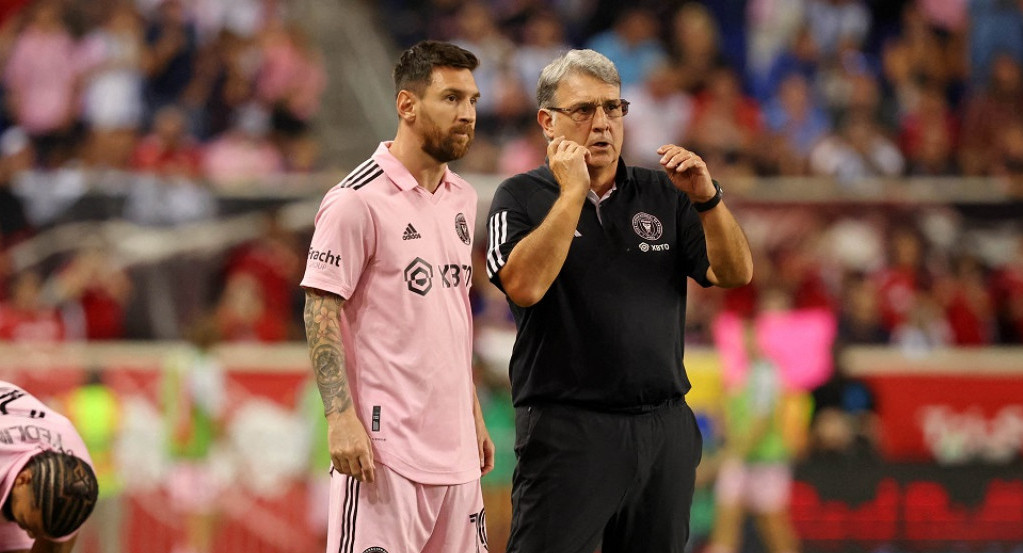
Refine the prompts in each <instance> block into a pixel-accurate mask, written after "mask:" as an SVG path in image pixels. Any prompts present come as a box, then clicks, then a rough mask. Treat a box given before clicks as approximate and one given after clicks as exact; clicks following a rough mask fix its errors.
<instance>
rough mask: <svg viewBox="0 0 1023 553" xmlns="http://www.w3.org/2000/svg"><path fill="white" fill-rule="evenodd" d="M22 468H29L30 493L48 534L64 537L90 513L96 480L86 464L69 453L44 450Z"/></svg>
mask: <svg viewBox="0 0 1023 553" xmlns="http://www.w3.org/2000/svg"><path fill="white" fill-rule="evenodd" d="M25 467H26V468H31V469H32V493H33V495H35V499H36V505H37V506H38V507H39V510H40V511H42V519H43V531H45V532H46V535H47V536H49V537H51V538H62V537H64V536H67V535H68V534H70V533H72V532H74V531H75V530H77V529H78V528H79V527H80V526H81V525H82V524H83V523H84V522H85V519H87V518H89V515H91V514H92V510H93V508H95V507H96V497H97V496H98V495H99V483H98V482H97V481H96V473H95V472H93V470H92V467H90V466H89V464H88V463H86V462H85V461H83V460H82V459H80V458H78V457H76V456H74V455H72V454H70V453H62V452H58V451H44V452H43V453H40V454H38V455H36V456H34V457H32V459H30V460H29V462H28V464H26V465H25Z"/></svg>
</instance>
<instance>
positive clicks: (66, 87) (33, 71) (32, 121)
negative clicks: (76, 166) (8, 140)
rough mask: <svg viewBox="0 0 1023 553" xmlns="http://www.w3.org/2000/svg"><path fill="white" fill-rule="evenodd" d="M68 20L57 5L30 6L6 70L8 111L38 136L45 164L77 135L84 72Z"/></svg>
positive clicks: (43, 1)
mask: <svg viewBox="0 0 1023 553" xmlns="http://www.w3.org/2000/svg"><path fill="white" fill-rule="evenodd" d="M62 16H63V12H62V9H61V4H60V3H59V2H57V1H56V0H40V1H38V2H36V3H35V4H33V5H32V6H30V7H29V14H28V24H27V25H26V26H25V28H24V29H23V30H22V31H21V33H20V34H19V35H18V37H17V39H16V40H15V42H14V45H13V48H12V50H11V54H10V57H9V58H8V60H7V66H6V68H5V69H4V82H5V85H6V101H7V108H8V109H9V110H10V112H11V114H12V115H13V117H14V122H15V123H16V124H18V125H20V126H21V127H22V128H23V129H24V130H25V132H27V133H28V134H29V135H30V136H31V137H32V139H33V141H34V143H35V147H36V152H37V155H38V156H39V157H40V159H43V160H44V164H46V163H45V160H48V159H49V158H51V157H53V156H54V154H55V152H56V151H57V150H66V149H69V148H71V147H73V146H74V144H72V140H73V137H72V136H71V133H72V130H73V126H74V124H75V117H76V115H77V113H76V111H77V110H76V108H77V106H78V102H77V101H76V100H77V97H76V95H75V91H76V87H77V86H78V75H79V72H78V67H77V64H76V61H75V59H76V57H75V42H74V39H73V38H72V37H71V34H70V32H69V31H68V29H67V27H66V26H65V24H64V22H63V20H62Z"/></svg>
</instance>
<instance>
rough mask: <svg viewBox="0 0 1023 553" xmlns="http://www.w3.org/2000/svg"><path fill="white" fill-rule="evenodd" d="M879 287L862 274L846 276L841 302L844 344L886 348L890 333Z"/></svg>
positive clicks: (840, 336) (840, 332)
mask: <svg viewBox="0 0 1023 553" xmlns="http://www.w3.org/2000/svg"><path fill="white" fill-rule="evenodd" d="M878 296H879V290H878V288H877V284H876V283H875V282H874V281H873V280H871V279H870V278H867V277H866V276H865V275H863V274H856V273H853V274H849V275H846V276H845V278H844V280H843V282H842V292H841V297H840V298H839V300H840V301H839V303H838V305H839V310H838V334H837V337H836V340H837V341H838V342H839V343H842V344H865V345H884V344H887V343H888V342H889V339H890V333H889V331H888V330H887V329H886V328H885V327H884V324H882V320H881V306H880V303H879V301H878Z"/></svg>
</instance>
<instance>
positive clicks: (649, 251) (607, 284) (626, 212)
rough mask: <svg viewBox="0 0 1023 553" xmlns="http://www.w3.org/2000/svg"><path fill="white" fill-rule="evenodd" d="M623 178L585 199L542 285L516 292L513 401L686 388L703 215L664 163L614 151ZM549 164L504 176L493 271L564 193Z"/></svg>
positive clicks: (679, 392)
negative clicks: (638, 162) (690, 284)
mask: <svg viewBox="0 0 1023 553" xmlns="http://www.w3.org/2000/svg"><path fill="white" fill-rule="evenodd" d="M615 187H616V189H615V190H614V191H613V192H612V193H611V195H610V196H609V197H606V198H605V199H604V200H603V201H602V202H600V205H599V207H598V206H597V205H595V204H594V202H593V201H589V200H588V201H586V202H584V204H583V208H582V214H581V216H580V218H579V225H578V226H577V227H576V233H575V238H574V239H573V241H572V245H571V247H570V248H569V251H568V257H567V258H566V259H565V264H564V266H562V268H561V272H560V273H559V274H558V276H557V278H555V279H554V283H553V284H552V285H551V287H550V289H549V290H548V291H547V293H546V294H545V295H544V297H543V298H542V299H541V300H540V301H539V302H537V303H536V304H535V305H533V306H531V307H527V308H522V307H519V306H517V305H515V304H514V303H511V302H509V303H510V305H511V309H512V313H513V315H514V316H515V324H516V326H517V327H518V334H517V336H516V339H515V346H514V348H513V350H512V358H511V367H510V375H511V384H512V398H513V401H514V403H515V405H516V406H525V405H539V404H550V403H569V404H574V405H577V406H581V407H586V408H591V409H597V410H608V411H619V410H634V409H637V408H642V407H648V406H656V405H660V404H663V403H665V402H668V401H673V400H674V401H678V400H681V399H682V398H683V397H684V396H685V394H686V392H688V391H689V388H690V384H689V378H688V377H687V376H686V373H685V367H684V366H683V364H682V350H683V328H684V327H685V318H686V277H687V276H688V277H690V278H692V279H693V280H695V281H696V282H698V283H699V284H700V285H702V286H704V287H706V286H710V285H711V284H710V282H709V281H708V280H707V268H708V267H709V266H710V263H709V261H708V260H707V246H706V242H705V241H704V234H703V226H702V225H701V223H700V219H699V217H698V216H697V214H696V210H695V209H693V208H692V205H691V203H690V201H689V198H688V197H687V196H686V195H685V194H683V193H681V192H679V191H678V190H677V189H676V188H675V187H674V186H673V185H672V184H671V181H670V180H669V179H668V176H667V175H666V174H665V173H664V172H663V171H653V170H650V169H644V168H641V167H627V166H626V165H625V163H624V162H623V161H621V160H619V163H618V172H617V175H616V176H615ZM559 190H560V189H559V187H558V183H557V182H556V181H555V180H554V175H553V173H551V171H550V168H549V167H547V166H546V165H544V166H542V167H539V168H537V169H534V170H532V171H530V172H528V173H523V174H519V175H516V176H514V177H512V178H510V179H508V180H506V181H504V182H503V183H501V185H500V186H499V187H498V189H497V191H496V192H495V194H494V200H493V203H492V204H491V207H490V215H489V216H488V217H487V222H488V231H487V232H488V247H487V276H488V277H490V280H491V282H493V283H494V284H495V285H497V287H498V288H501V289H502V291H503V290H504V288H503V287H502V286H501V280H500V277H499V275H500V270H501V268H502V267H503V266H504V264H505V261H506V260H507V259H508V256H509V255H510V254H511V251H512V249H513V248H514V247H515V245H516V244H518V242H519V240H521V239H522V238H524V237H525V236H526V235H528V234H529V233H530V232H532V230H533V229H534V228H536V227H537V226H539V225H540V223H541V222H542V221H543V219H544V217H546V215H547V213H548V211H550V208H551V206H552V205H553V204H554V202H555V200H557V198H558V195H559Z"/></svg>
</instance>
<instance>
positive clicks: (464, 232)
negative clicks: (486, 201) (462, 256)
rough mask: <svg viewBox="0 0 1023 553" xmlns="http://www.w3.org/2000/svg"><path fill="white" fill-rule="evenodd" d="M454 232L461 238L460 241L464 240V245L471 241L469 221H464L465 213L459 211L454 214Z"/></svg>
mask: <svg viewBox="0 0 1023 553" xmlns="http://www.w3.org/2000/svg"><path fill="white" fill-rule="evenodd" d="M455 232H457V233H458V237H459V238H461V239H462V242H465V245H466V246H468V245H469V243H470V242H472V235H471V234H469V223H467V222H466V221H465V215H463V214H461V213H459V214H458V215H455Z"/></svg>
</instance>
